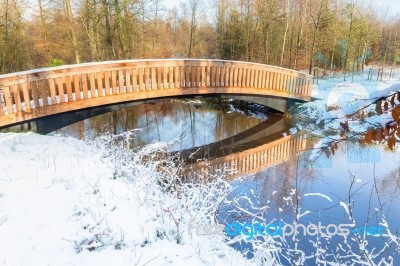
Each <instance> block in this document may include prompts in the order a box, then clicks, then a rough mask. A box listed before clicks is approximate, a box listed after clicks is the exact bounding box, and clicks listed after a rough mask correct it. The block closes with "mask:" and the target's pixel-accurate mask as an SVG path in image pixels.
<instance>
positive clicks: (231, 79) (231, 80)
mask: <svg viewBox="0 0 400 266" xmlns="http://www.w3.org/2000/svg"><path fill="white" fill-rule="evenodd" d="M229 86H230V87H233V86H234V84H233V67H229Z"/></svg>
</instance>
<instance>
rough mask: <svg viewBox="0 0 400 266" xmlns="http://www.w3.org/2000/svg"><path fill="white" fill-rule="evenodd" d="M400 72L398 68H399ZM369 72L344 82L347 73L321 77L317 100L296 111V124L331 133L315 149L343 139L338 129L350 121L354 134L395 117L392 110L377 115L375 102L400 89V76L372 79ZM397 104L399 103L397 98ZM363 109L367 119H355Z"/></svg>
mask: <svg viewBox="0 0 400 266" xmlns="http://www.w3.org/2000/svg"><path fill="white" fill-rule="evenodd" d="M397 72H398V69H396V70H395V73H397ZM386 73H388V71H386ZM367 75H368V71H365V72H364V73H358V74H355V75H354V80H353V81H343V76H339V77H330V78H328V79H322V80H319V81H318V84H314V86H313V90H312V97H314V98H315V100H314V101H311V102H309V103H305V104H302V105H300V106H297V107H296V108H295V109H294V110H292V115H293V126H294V127H295V128H297V129H299V130H305V131H308V132H313V133H314V134H315V135H319V136H327V138H326V139H323V140H322V142H320V143H318V144H317V146H316V147H315V148H321V147H326V144H330V143H331V142H332V140H338V139H340V137H339V135H340V134H339V130H338V129H340V128H341V125H340V124H341V123H345V122H346V121H347V122H348V124H349V131H350V135H352V134H354V135H355V134H357V133H363V132H366V131H367V130H368V129H369V128H371V127H384V126H385V125H386V124H387V123H388V122H390V121H392V120H393V119H392V116H391V113H390V110H389V112H385V113H383V114H377V113H376V111H375V105H376V104H374V102H375V101H376V100H378V99H380V98H382V97H386V96H389V95H393V94H394V93H396V92H399V91H400V75H397V76H395V77H394V78H390V79H389V78H388V77H384V79H383V80H382V81H376V80H368V78H367ZM347 76H348V77H347V79H351V74H349V73H348V75H347ZM394 103H395V104H397V105H398V104H399V102H398V100H397V99H395V100H394ZM360 110H363V111H364V114H365V119H364V121H360V119H358V118H356V119H352V115H354V114H358V113H359V111H360ZM292 131H293V129H292Z"/></svg>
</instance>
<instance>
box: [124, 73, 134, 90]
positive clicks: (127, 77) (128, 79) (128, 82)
mask: <svg viewBox="0 0 400 266" xmlns="http://www.w3.org/2000/svg"><path fill="white" fill-rule="evenodd" d="M125 83H126V84H125V85H126V91H125V92H132V87H131V70H130V69H129V68H128V69H125Z"/></svg>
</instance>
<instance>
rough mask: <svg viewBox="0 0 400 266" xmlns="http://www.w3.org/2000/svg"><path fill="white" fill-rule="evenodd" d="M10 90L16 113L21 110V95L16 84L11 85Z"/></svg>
mask: <svg viewBox="0 0 400 266" xmlns="http://www.w3.org/2000/svg"><path fill="white" fill-rule="evenodd" d="M11 91H12V95H13V98H14V102H15V107H16V109H17V113H20V112H22V104H21V95H20V94H19V87H18V85H11Z"/></svg>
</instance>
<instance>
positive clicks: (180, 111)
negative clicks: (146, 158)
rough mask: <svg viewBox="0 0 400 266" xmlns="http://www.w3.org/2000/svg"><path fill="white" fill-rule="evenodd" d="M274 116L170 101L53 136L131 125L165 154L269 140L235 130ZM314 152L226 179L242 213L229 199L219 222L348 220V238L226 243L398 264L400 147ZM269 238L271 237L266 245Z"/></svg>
mask: <svg viewBox="0 0 400 266" xmlns="http://www.w3.org/2000/svg"><path fill="white" fill-rule="evenodd" d="M276 117H277V115H274V114H267V118H264V119H261V118H256V117H249V116H247V115H246V114H244V113H241V112H232V111H231V110H230V109H229V108H228V109H224V108H215V106H210V105H207V104H199V103H193V102H192V103H187V102H182V101H178V100H172V101H161V102H157V103H155V104H142V105H137V106H133V107H129V108H123V109H120V110H114V111H111V112H108V113H105V114H102V115H99V116H96V117H92V118H89V119H86V120H83V121H80V122H78V123H75V124H72V125H70V126H67V127H64V128H62V129H59V130H57V131H55V132H53V133H51V134H62V135H67V136H74V137H77V138H80V139H93V138H95V137H97V136H100V135H102V134H106V133H113V134H120V133H123V132H126V131H130V130H136V131H135V138H134V142H135V143H134V145H135V146H136V147H142V146H143V145H145V144H149V143H153V142H159V141H165V142H171V143H172V145H171V146H170V147H171V148H170V150H171V151H178V150H183V149H190V148H193V147H198V146H201V145H205V144H212V143H216V142H219V141H221V142H220V143H224V144H223V145H226V146H229V145H227V143H228V144H229V143H230V144H232V143H234V142H233V141H232V143H231V142H229V141H228V142H226V139H227V138H229V137H232V136H240V138H238V139H239V140H237V142H235V146H236V143H241V145H242V148H243V147H246V146H248V147H250V146H251V145H249V143H253V144H257V145H262V144H263V143H265V142H268V141H270V140H271V139H268V138H265V136H267V135H268V134H272V131H273V130H272V131H271V128H268V127H266V129H265V132H264V131H263V132H262V134H259V135H257V134H255V133H254V132H253V133H244V134H245V135H246V134H248V136H242V135H240V133H241V132H251V128H253V127H255V126H256V125H258V126H260V125H262V123H263V120H266V121H268V119H269V120H270V121H272V120H273V119H276ZM278 120H279V119H278ZM264 123H265V122H264ZM249 129H250V130H249ZM246 130H249V131H246ZM285 131H287V128H286V127H285V126H280V127H279V128H278V129H277V130H276V131H274V133H276V134H278V135H281V136H283V135H282V132H285ZM242 134H243V133H242ZM260 135H262V136H260ZM244 139H245V140H246V141H244ZM235 141H236V140H235ZM307 142H308V146H309V147H312V144H313V143H315V142H316V140H315V139H309V140H307ZM218 145H219V144H218ZM238 145H239V144H238ZM230 146H232V145H230ZM211 147H213V146H211ZM229 150H230V151H232V150H234V149H229ZM313 153H315V151H313V150H309V151H306V152H304V153H302V154H300V155H296V154H292V155H290V154H289V155H288V160H287V161H285V162H283V163H280V164H278V165H276V166H272V167H268V168H266V169H264V170H262V171H260V172H258V173H257V174H255V175H250V176H247V177H245V178H240V179H235V180H233V181H231V183H232V185H233V186H234V187H236V189H235V190H234V193H232V194H231V195H230V197H229V198H228V200H233V199H235V198H236V199H238V202H240V207H241V208H243V209H245V210H246V211H243V209H242V210H239V209H238V208H236V206H234V205H232V204H230V205H225V206H222V207H221V210H220V213H219V216H218V220H219V223H221V224H224V225H228V224H232V223H235V222H239V223H241V224H246V223H247V224H249V225H255V224H263V225H268V224H274V225H279V224H281V225H285V224H287V225H292V224H295V223H298V224H303V225H305V226H308V225H310V224H315V225H318V224H319V223H321V225H322V226H327V225H330V224H331V225H334V226H331V228H330V229H331V230H332V231H335V227H336V228H337V227H338V226H339V225H340V224H351V226H347V228H349V230H350V233H349V235H348V236H347V237H344V236H339V235H337V234H336V235H333V234H332V236H331V237H321V235H320V234H318V235H313V236H304V235H302V232H303V231H302V229H301V228H300V231H299V232H300V234H299V235H297V236H296V237H295V238H292V236H286V237H282V236H279V235H278V236H276V237H273V238H264V237H262V236H260V235H256V234H255V233H254V232H253V236H252V237H250V236H249V232H250V231H249V230H247V231H246V232H247V235H246V236H245V237H246V238H247V237H249V240H250V241H245V240H242V241H237V242H236V243H235V244H232V246H234V247H235V248H236V249H238V250H240V251H241V252H243V253H244V254H246V255H247V256H248V257H249V258H251V257H253V256H254V255H255V254H256V255H257V256H262V254H263V253H262V250H263V249H266V250H267V251H268V252H271V250H275V251H272V252H273V253H274V252H275V255H276V258H278V259H279V260H280V263H281V264H284V265H291V264H293V263H296V264H305V265H314V264H318V263H323V262H325V261H330V262H337V263H345V264H351V263H353V264H356V265H357V264H360V263H361V262H360V261H368V260H371V261H373V262H375V263H378V262H379V261H381V260H384V261H386V262H387V263H389V264H394V265H397V264H400V256H399V253H398V252H399V248H398V244H397V243H396V242H395V235H396V232H397V231H398V230H399V229H400V228H399V223H398V221H399V220H400V219H399V218H400V204H398V202H400V193H399V191H400V156H399V151H397V152H393V151H390V150H388V149H387V148H385V147H383V146H363V145H360V144H358V143H352V142H349V141H344V142H342V143H340V144H339V149H338V150H337V151H336V153H335V155H330V156H329V157H327V156H326V155H325V154H324V153H322V154H320V156H318V157H316V159H313V160H310V158H312V154H313ZM223 154H226V155H227V152H225V150H224V152H223ZM219 156H221V154H220V155H219ZM362 226H366V227H367V228H369V229H371V228H373V227H375V228H379V230H381V231H379V234H378V233H377V232H375V233H374V232H373V231H370V232H371V235H365V234H364V232H365V229H364V228H361V229H360V227H362ZM248 229H249V228H248ZM253 229H254V228H253ZM289 229H290V228H287V230H289ZM354 229H356V230H357V229H359V230H358V232H359V233H360V235H357V234H355V233H353V232H352V230H354ZM372 233H374V234H372ZM242 234H244V233H242ZM381 234H382V235H381ZM391 234H392V235H391ZM271 240H272V241H271ZM267 241H271V242H268V243H269V246H268V247H267V248H266V246H265V244H266V243H267ZM385 245H386V247H385ZM364 247H365V248H364Z"/></svg>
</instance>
